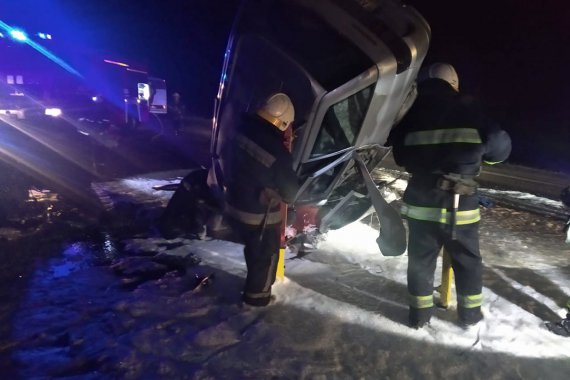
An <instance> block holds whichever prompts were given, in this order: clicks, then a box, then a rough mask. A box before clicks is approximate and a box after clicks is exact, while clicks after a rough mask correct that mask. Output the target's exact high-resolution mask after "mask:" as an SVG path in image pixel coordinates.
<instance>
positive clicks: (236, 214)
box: [225, 203, 281, 226]
mask: <svg viewBox="0 0 570 380" xmlns="http://www.w3.org/2000/svg"><path fill="white" fill-rule="evenodd" d="M225 211H226V214H228V215H229V216H231V217H233V218H234V219H237V220H239V221H240V222H242V223H244V224H249V225H252V226H260V225H262V224H263V219H264V217H265V214H257V213H251V212H246V211H242V210H238V209H237V208H235V207H233V206H232V205H230V204H227V203H226V209H225ZM266 223H267V224H279V223H281V210H279V211H274V212H270V213H268V214H267V221H266Z"/></svg>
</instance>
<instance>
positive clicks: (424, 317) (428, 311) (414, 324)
mask: <svg viewBox="0 0 570 380" xmlns="http://www.w3.org/2000/svg"><path fill="white" fill-rule="evenodd" d="M432 314H433V307H425V308H421V309H417V308H415V307H410V311H409V314H408V325H409V326H410V327H411V328H413V329H416V330H417V329H421V328H422V327H424V326H426V325H429V321H430V319H431V316H432Z"/></svg>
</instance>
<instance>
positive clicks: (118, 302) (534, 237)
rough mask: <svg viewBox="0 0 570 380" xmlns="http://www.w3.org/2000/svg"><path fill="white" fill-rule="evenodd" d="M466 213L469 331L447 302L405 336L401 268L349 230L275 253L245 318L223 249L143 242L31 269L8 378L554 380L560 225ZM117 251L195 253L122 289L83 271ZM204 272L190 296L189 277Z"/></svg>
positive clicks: (564, 274) (66, 255)
mask: <svg viewBox="0 0 570 380" xmlns="http://www.w3.org/2000/svg"><path fill="white" fill-rule="evenodd" d="M172 181H173V179H172V178H166V179H165V178H164V177H163V178H159V176H154V177H153V176H151V177H147V178H131V179H128V180H124V181H117V182H113V183H105V184H98V193H99V194H100V195H101V196H102V197H103V200H104V201H105V202H107V203H108V205H109V206H110V207H112V205H113V202H114V200H117V199H118V197H117V196H118V194H121V197H120V199H121V201H125V199H129V200H130V201H132V202H135V203H138V204H143V205H144V207H145V208H147V209H148V208H155V209H160V208H161V207H163V206H164V205H165V202H167V200H168V196H165V192H160V191H156V190H153V189H152V187H153V186H155V185H163V184H165V183H168V182H172ZM396 185H398V184H396ZM399 186H405V183H399ZM166 194H169V193H166ZM511 195H512V196H514V197H520V196H522V197H523V198H525V197H526V200H525V201H528V202H548V203H550V205H551V206H553V207H561V208H562V207H563V206H562V205H561V204H556V203H554V204H552V202H555V201H552V200H546V199H543V198H539V197H533V196H532V195H527V196H525V195H524V194H511ZM482 214H483V221H482V223H481V247H482V254H483V258H484V264H485V271H484V296H485V300H484V306H483V312H484V314H485V320H484V321H483V322H482V323H480V324H479V325H478V326H475V327H473V328H471V329H470V330H463V329H461V328H460V327H459V326H457V324H456V315H455V303H453V304H452V305H451V307H450V308H449V309H448V310H437V313H436V315H435V317H434V318H433V320H432V323H431V325H430V326H428V327H426V328H424V329H421V330H413V329H410V328H408V327H407V325H406V321H407V290H406V265H407V257H406V255H404V256H400V257H383V256H382V255H381V253H380V252H379V250H378V247H377V246H376V243H375V239H376V237H377V235H378V231H377V230H375V229H373V228H371V227H370V226H369V225H368V224H367V223H366V221H365V222H364V223H360V222H357V223H353V224H351V225H349V226H346V227H345V228H343V229H340V230H337V231H331V232H329V234H328V235H327V238H326V240H325V241H323V242H322V243H321V245H320V246H319V248H318V250H317V251H315V252H313V253H311V254H310V255H307V256H305V257H303V258H296V257H295V256H294V254H293V253H292V252H288V254H287V259H286V270H285V271H286V279H285V280H284V281H282V282H278V283H277V284H276V285H275V287H274V294H275V295H276V300H275V302H274V303H273V304H272V305H270V306H269V307H267V308H261V309H255V308H250V307H244V306H242V305H241V304H240V302H239V298H240V293H239V292H240V290H241V286H242V282H243V278H244V276H245V265H244V262H243V258H242V246H241V245H239V244H235V243H231V242H228V241H221V240H185V239H175V240H164V239H161V238H158V237H156V236H134V237H131V238H128V239H126V240H123V241H121V242H120V244H118V243H117V242H115V241H114V240H113V239H112V238H111V237H108V239H103V241H101V242H98V243H94V242H74V243H71V244H70V245H69V246H68V247H67V248H66V249H65V250H64V252H63V254H62V255H61V257H59V258H57V259H53V260H52V261H50V262H47V263H43V264H42V265H39V266H38V268H37V271H36V274H35V276H34V279H33V281H32V283H31V284H30V289H29V294H28V295H27V296H26V299H25V301H24V303H23V304H22V306H21V309H20V311H19V312H18V315H17V316H16V318H15V320H14V331H15V339H16V340H17V341H19V342H21V343H20V344H19V346H18V348H17V350H16V357H17V359H18V363H19V364H20V365H21V366H22V368H23V370H22V375H23V377H24V378H52V377H56V376H57V377H61V378H74V379H115V378H121V379H433V378H438V379H440V378H444V379H447V378H462V379H566V378H567V377H568V373H570V360H569V359H568V358H569V357H570V338H564V337H560V336H557V335H554V334H552V333H550V332H549V331H547V330H546V329H545V328H544V326H543V322H544V320H552V319H559V318H562V317H563V316H564V314H565V309H564V307H563V306H564V305H565V303H566V301H567V298H570V255H569V253H570V246H568V245H565V244H564V240H565V236H564V233H563V232H562V224H563V223H561V222H560V221H559V220H555V219H552V218H550V217H547V216H540V215H536V214H531V213H528V212H524V211H516V210H513V209H510V208H505V207H501V206H495V207H492V208H488V209H482ZM117 252H119V253H121V255H126V254H128V255H131V256H137V257H138V258H140V259H141V260H145V258H147V259H148V260H150V259H149V258H150V257H152V255H156V254H157V253H163V254H169V255H174V256H177V257H184V256H187V255H195V256H196V257H199V258H200V259H201V264H200V265H199V266H197V267H193V268H190V269H191V270H189V272H188V273H187V274H186V275H184V276H180V275H177V274H176V273H174V272H169V273H167V274H166V275H164V276H161V277H160V278H157V279H154V280H150V281H146V282H143V283H141V284H138V286H135V287H130V288H128V287H125V286H124V285H125V284H124V281H123V282H122V279H121V278H120V277H119V276H117V275H116V274H115V273H114V272H113V271H112V269H111V268H112V266H111V265H110V262H109V261H103V263H102V264H101V263H99V264H98V265H94V264H97V262H96V261H95V260H94V259H93V257H94V256H96V257H99V258H100V257H105V256H109V257H115V255H116V254H117ZM211 273H213V274H214V276H213V278H212V281H211V282H210V283H209V284H207V285H206V286H201V287H198V288H196V289H195V288H194V286H195V285H196V275H197V274H198V275H207V274H211ZM436 273H437V275H436V281H435V282H436V285H438V284H439V274H440V268H439V267H438V271H437V272H436ZM454 298H455V297H454Z"/></svg>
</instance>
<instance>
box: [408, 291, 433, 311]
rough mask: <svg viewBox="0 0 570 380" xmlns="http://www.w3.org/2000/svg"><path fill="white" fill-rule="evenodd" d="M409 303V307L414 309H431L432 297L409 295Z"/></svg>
mask: <svg viewBox="0 0 570 380" xmlns="http://www.w3.org/2000/svg"><path fill="white" fill-rule="evenodd" d="M409 297H410V298H409V303H410V306H411V307H415V308H416V309H425V308H428V307H433V295H429V296H414V295H411V294H410V295H409Z"/></svg>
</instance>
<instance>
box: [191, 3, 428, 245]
mask: <svg viewBox="0 0 570 380" xmlns="http://www.w3.org/2000/svg"><path fill="white" fill-rule="evenodd" d="M429 39H430V29H429V25H428V24H427V23H426V21H425V20H424V19H423V17H422V16H421V15H419V14H418V13H417V12H416V11H415V10H414V9H413V8H411V7H408V6H406V5H405V4H403V3H402V2H401V1H399V0H375V1H373V0H370V1H358V0H271V1H259V0H248V1H244V2H243V3H242V6H241V8H240V10H239V12H238V15H237V16H236V19H235V23H234V26H233V29H232V32H231V34H230V37H229V40H228V44H227V49H226V51H225V60H224V64H223V70H222V75H221V80H220V85H219V91H218V94H217V97H216V102H215V109H214V118H213V126H212V127H213V128H212V140H211V155H212V166H211V167H210V168H209V172H210V175H209V181H208V185H209V187H210V189H211V190H212V191H213V192H214V193H215V192H216V191H218V192H220V193H221V191H222V190H223V186H224V180H223V177H224V158H223V154H222V151H223V147H224V144H226V143H229V141H230V140H231V139H230V136H231V133H232V128H234V126H235V124H236V120H239V118H240V117H241V115H243V114H244V113H248V112H252V111H253V110H254V109H255V107H257V106H259V104H260V102H261V101H263V99H265V97H266V96H267V95H268V94H269V93H271V92H272V91H275V90H278V91H281V92H285V93H287V94H288V95H289V96H290V97H291V98H292V100H293V103H294V105H295V110H296V115H297V117H296V120H295V123H294V135H295V140H294V142H293V148H292V153H293V160H294V169H295V171H296V173H297V175H298V178H299V180H300V183H301V184H302V185H301V188H300V190H299V192H298V194H297V197H296V201H295V207H297V208H299V207H303V206H311V207H315V208H317V209H318V211H317V218H316V219H317V228H318V229H319V231H320V232H326V231H327V230H330V229H337V228H340V227H343V226H345V225H347V224H349V223H351V222H354V221H356V220H359V219H361V218H363V217H365V216H366V215H369V214H370V213H371V212H372V211H374V210H375V211H376V212H377V215H378V219H379V222H380V227H381V228H380V230H381V232H380V237H379V238H378V240H377V242H378V244H379V247H380V250H381V251H382V253H383V254H384V255H399V254H402V253H404V251H405V249H406V237H405V230H404V227H403V223H402V220H401V218H400V215H399V213H398V212H397V211H396V210H395V209H393V207H392V206H390V205H389V204H388V203H387V202H386V200H385V199H384V198H383V197H382V196H381V194H380V191H379V189H378V187H377V186H376V184H374V182H373V181H372V178H371V176H370V172H371V171H372V170H373V169H374V168H376V167H378V166H379V165H381V162H382V160H383V159H384V158H385V157H386V156H387V155H388V154H389V151H390V148H388V147H386V146H385V143H386V140H387V138H388V135H389V133H390V130H391V129H392V127H393V126H394V125H395V124H396V123H397V122H398V120H399V119H400V118H401V117H402V116H403V115H404V114H405V113H406V112H407V110H408V109H409V108H410V106H411V105H412V103H413V101H414V99H415V94H416V93H415V80H416V76H417V74H418V71H419V69H420V66H421V64H422V61H423V59H424V58H425V55H426V54H427V49H428V45H429ZM193 177H195V179H196V180H201V181H203V178H204V174H198V173H195V174H192V173H191V174H190V175H189V176H188V177H187V178H186V179H185V181H190V182H192V181H193V179H192V178H193ZM188 187H189V186H188V185H186V188H188Z"/></svg>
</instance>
